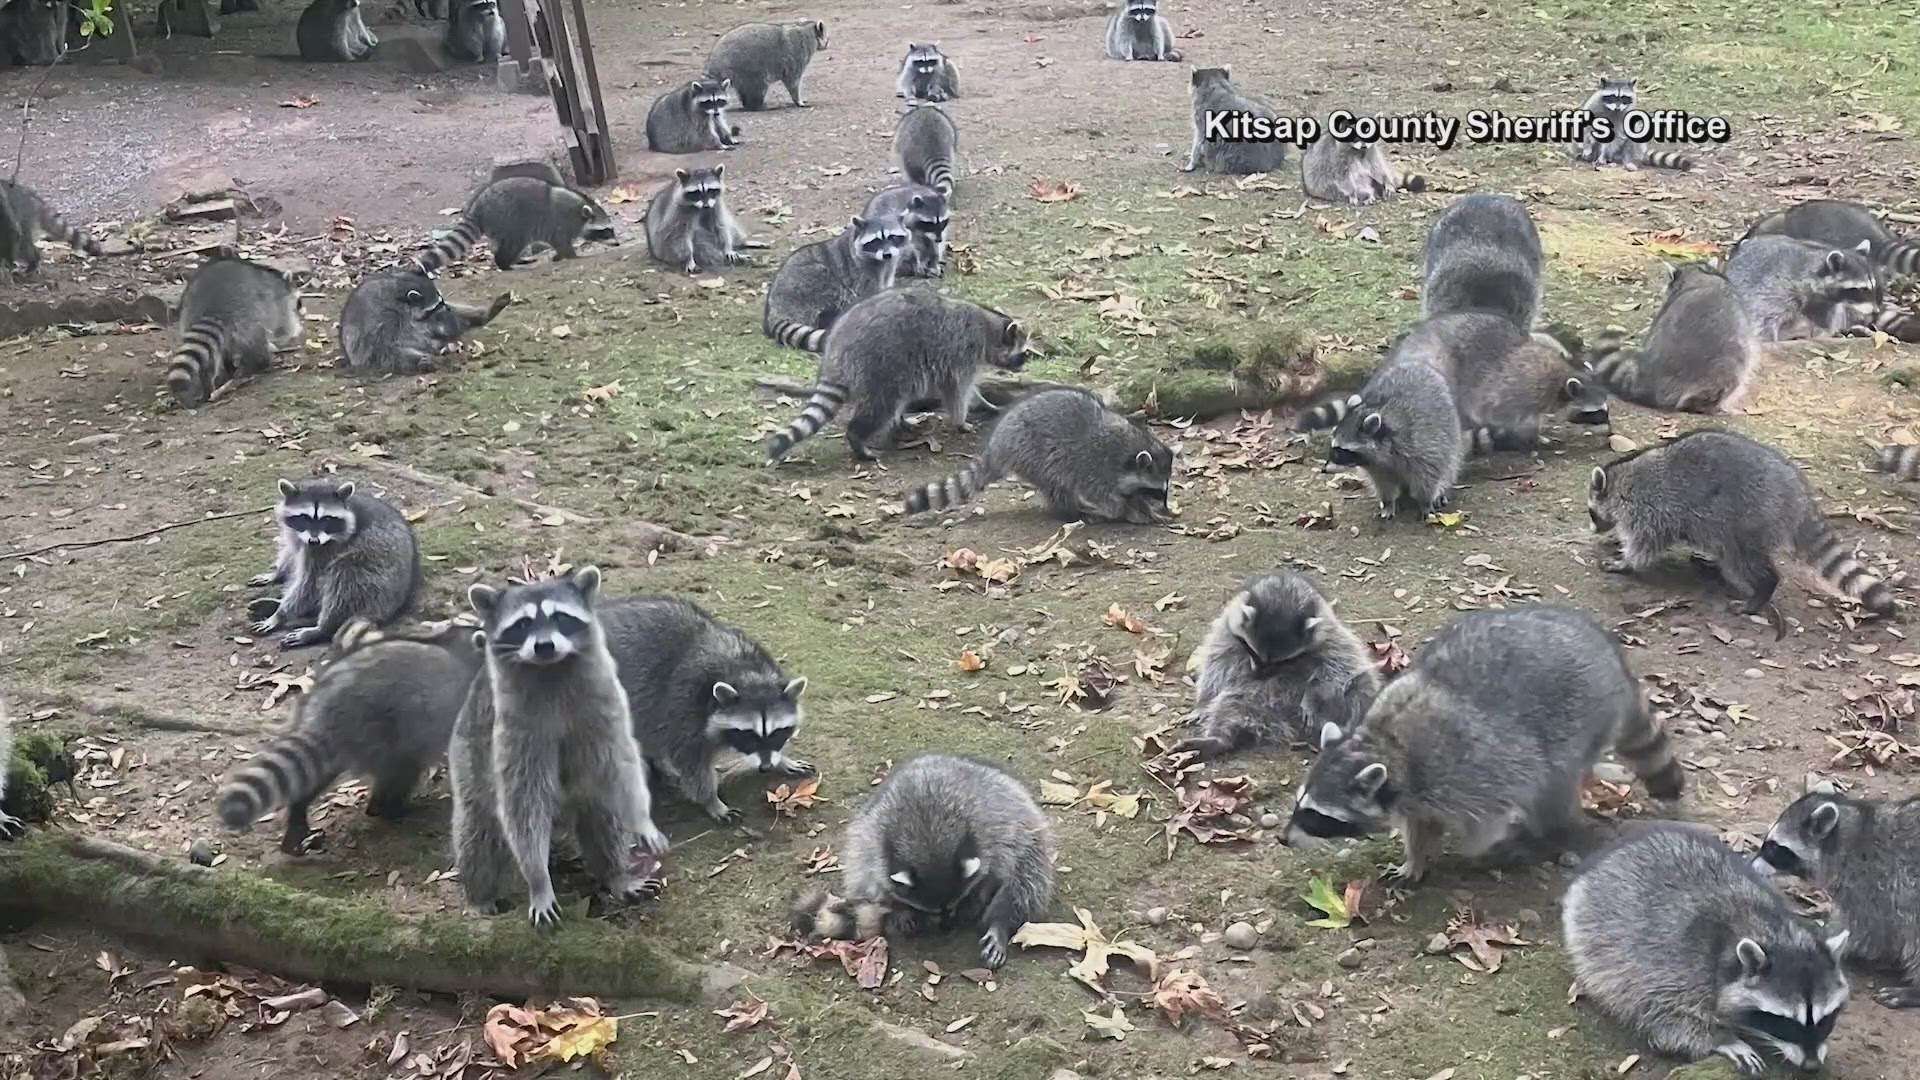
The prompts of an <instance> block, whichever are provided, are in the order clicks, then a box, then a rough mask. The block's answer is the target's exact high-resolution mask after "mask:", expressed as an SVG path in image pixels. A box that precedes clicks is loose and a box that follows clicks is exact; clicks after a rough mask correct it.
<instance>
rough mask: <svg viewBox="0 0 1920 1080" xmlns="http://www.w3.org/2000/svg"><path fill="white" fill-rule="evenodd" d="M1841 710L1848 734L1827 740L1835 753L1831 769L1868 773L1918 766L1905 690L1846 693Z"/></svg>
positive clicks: (1910, 705)
mask: <svg viewBox="0 0 1920 1080" xmlns="http://www.w3.org/2000/svg"><path fill="white" fill-rule="evenodd" d="M1846 696H1847V703H1846V704H1845V705H1844V706H1842V707H1841V710H1840V711H1841V714H1842V715H1843V716H1845V717H1846V719H1847V723H1848V725H1849V727H1850V729H1851V730H1848V731H1843V732H1841V733H1840V734H1838V735H1829V736H1827V741H1828V742H1830V743H1832V744H1833V745H1834V747H1835V749H1836V752H1835V753H1834V755H1833V759H1832V761H1831V762H1830V764H1831V765H1834V766H1836V767H1838V766H1841V765H1849V766H1852V767H1854V768H1859V769H1865V770H1867V771H1868V772H1869V773H1871V772H1872V771H1873V770H1874V769H1876V768H1894V767H1896V766H1899V765H1906V766H1915V765H1920V746H1916V745H1914V743H1912V742H1910V741H1908V740H1909V739H1910V738H1912V737H1913V735H1912V729H1913V714H1914V695H1913V691H1912V690H1909V689H1906V688H1876V689H1874V690H1870V691H1867V692H1866V693H1853V692H1849V693H1847V695H1846Z"/></svg>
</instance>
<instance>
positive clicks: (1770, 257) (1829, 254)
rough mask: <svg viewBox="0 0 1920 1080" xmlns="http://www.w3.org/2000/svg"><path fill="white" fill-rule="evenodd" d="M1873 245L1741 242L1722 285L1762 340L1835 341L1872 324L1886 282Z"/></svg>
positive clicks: (1772, 239) (1780, 239) (1781, 239)
mask: <svg viewBox="0 0 1920 1080" xmlns="http://www.w3.org/2000/svg"><path fill="white" fill-rule="evenodd" d="M1872 251H1873V245H1872V243H1871V242H1870V241H1867V240H1862V241H1860V242H1859V243H1858V244H1857V245H1855V246H1854V247H1851V248H1831V247H1827V246H1826V245H1825V244H1816V243H1812V242H1810V241H1806V240H1795V239H1794V238H1793V237H1791V236H1756V237H1754V238H1753V239H1751V240H1742V241H1741V242H1740V243H1739V244H1737V245H1735V246H1734V249H1733V253H1732V254H1731V255H1729V256H1728V257H1727V280H1728V281H1729V282H1730V283H1732V285H1733V289H1734V292H1736V293H1737V294H1739V296H1740V302H1741V304H1742V305H1744V306H1745V307H1746V309H1747V318H1748V319H1749V320H1750V321H1751V322H1752V323H1753V327H1754V332H1755V333H1756V334H1758V335H1759V338H1760V340H1761V341H1789V340H1792V339H1794V338H1820V337H1835V336H1838V335H1841V334H1846V333H1857V332H1859V331H1861V330H1863V329H1865V328H1867V327H1871V326H1872V325H1873V321H1874V317H1875V316H1877V315H1878V314H1879V313H1880V308H1881V301H1882V291H1883V289H1884V286H1885V283H1884V282H1883V281H1882V279H1881V276H1880V270H1879V266H1878V265H1877V264H1875V263H1874V261H1873V258H1872Z"/></svg>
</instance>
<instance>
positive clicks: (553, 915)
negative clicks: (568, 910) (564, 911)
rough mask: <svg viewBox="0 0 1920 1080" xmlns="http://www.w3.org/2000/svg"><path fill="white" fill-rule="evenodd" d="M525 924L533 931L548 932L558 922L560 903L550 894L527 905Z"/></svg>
mask: <svg viewBox="0 0 1920 1080" xmlns="http://www.w3.org/2000/svg"><path fill="white" fill-rule="evenodd" d="M527 922H528V923H530V924H532V926H533V928H534V929H535V930H548V929H551V928H553V927H554V926H555V925H557V924H558V923H559V922H560V901H559V900H558V899H556V898H555V897H554V895H553V894H552V893H548V894H547V895H546V896H544V897H540V898H536V899H534V900H533V901H531V902H530V903H528V904H527Z"/></svg>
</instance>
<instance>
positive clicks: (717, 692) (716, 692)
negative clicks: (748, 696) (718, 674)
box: [713, 682, 740, 705]
mask: <svg viewBox="0 0 1920 1080" xmlns="http://www.w3.org/2000/svg"><path fill="white" fill-rule="evenodd" d="M713 700H715V701H717V702H719V703H720V704H722V705H731V704H733V703H734V702H736V701H739V700H740V691H738V690H735V689H734V688H733V684H732V683H724V682H717V683H714V684H713Z"/></svg>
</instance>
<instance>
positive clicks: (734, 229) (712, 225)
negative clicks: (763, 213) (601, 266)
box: [646, 165, 767, 274]
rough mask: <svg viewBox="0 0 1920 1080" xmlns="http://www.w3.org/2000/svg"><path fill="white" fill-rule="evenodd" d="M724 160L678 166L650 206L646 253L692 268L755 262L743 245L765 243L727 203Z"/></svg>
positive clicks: (756, 245) (684, 267)
mask: <svg viewBox="0 0 1920 1080" xmlns="http://www.w3.org/2000/svg"><path fill="white" fill-rule="evenodd" d="M726 171H727V167H726V166H725V165H715V166H713V167H712V168H710V169H693V170H687V169H675V170H673V179H672V180H669V181H668V182H667V183H665V184H662V185H661V186H660V190H658V191H656V192H654V193H653V202H652V203H651V204H649V205H648V207H647V224H646V228H647V254H649V255H652V256H653V257H654V258H655V259H656V260H658V261H660V262H663V263H666V264H667V265H668V266H674V267H679V268H681V269H683V270H685V271H686V272H687V273H689V274H692V273H695V272H697V271H699V270H703V269H706V270H710V269H713V268H715V267H721V266H742V265H746V264H749V263H751V262H753V259H752V258H751V257H750V256H747V255H743V254H741V252H740V250H739V249H741V248H763V247H766V246H767V245H766V244H765V243H764V242H763V241H759V240H755V239H753V238H752V237H750V236H748V235H747V231H746V230H745V229H743V228H741V227H740V219H738V218H736V217H734V216H733V210H732V209H730V208H729V207H728V206H727V186H726Z"/></svg>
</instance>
